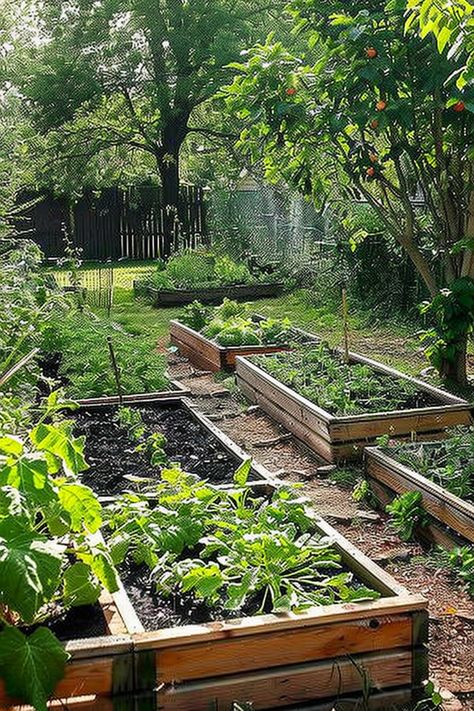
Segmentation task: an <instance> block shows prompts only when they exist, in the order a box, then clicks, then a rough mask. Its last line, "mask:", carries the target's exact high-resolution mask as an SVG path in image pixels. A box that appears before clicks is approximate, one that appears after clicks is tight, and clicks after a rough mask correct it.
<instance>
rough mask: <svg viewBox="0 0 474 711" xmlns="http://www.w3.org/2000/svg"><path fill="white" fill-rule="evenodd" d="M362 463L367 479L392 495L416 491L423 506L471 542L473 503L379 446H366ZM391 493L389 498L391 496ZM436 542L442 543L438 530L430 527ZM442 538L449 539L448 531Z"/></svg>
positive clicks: (447, 540) (473, 514) (473, 537)
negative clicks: (452, 492)
mask: <svg viewBox="0 0 474 711" xmlns="http://www.w3.org/2000/svg"><path fill="white" fill-rule="evenodd" d="M365 455H366V456H365V466H366V472H367V476H368V478H369V481H371V482H372V483H377V484H379V485H380V484H381V485H382V486H383V487H385V489H387V490H388V491H389V492H392V493H393V496H395V495H396V496H398V495H400V494H404V493H406V492H407V491H419V492H420V493H421V494H422V496H423V506H424V508H425V509H426V511H427V512H428V513H429V514H430V516H432V517H433V519H435V521H439V522H440V523H441V524H443V525H445V526H448V528H449V529H451V530H452V531H454V532H455V533H457V534H458V535H459V536H461V537H462V538H464V539H467V540H468V541H470V542H471V543H474V504H472V503H470V502H469V501H464V500H463V499H461V498H459V497H458V496H455V495H454V494H451V493H450V492H449V491H447V490H446V489H444V488H443V487H441V486H439V485H438V484H435V483H434V482H432V481H430V480H429V479H427V478H426V477H424V476H422V475H421V474H419V473H418V472H416V471H415V470H414V469H411V468H410V467H407V466H405V465H404V464H400V462H398V461H397V460H396V459H395V458H393V457H391V456H390V455H389V454H387V453H385V452H383V451H382V450H381V449H380V448H379V447H369V448H367V449H366V451H365ZM393 496H392V498H393ZM432 536H433V537H436V539H437V542H439V543H441V544H443V536H442V534H441V532H437V531H432ZM444 538H445V542H446V544H449V542H451V543H452V539H451V537H450V536H449V534H446V535H445V537H444Z"/></svg>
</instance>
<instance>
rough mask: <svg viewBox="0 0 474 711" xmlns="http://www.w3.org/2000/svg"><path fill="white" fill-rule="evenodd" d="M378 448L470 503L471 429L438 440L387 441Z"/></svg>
mask: <svg viewBox="0 0 474 711" xmlns="http://www.w3.org/2000/svg"><path fill="white" fill-rule="evenodd" d="M382 449H383V451H385V452H386V454H388V455H389V456H390V457H393V458H394V459H396V460H397V461H398V462H400V463H401V464H404V465H405V466H407V467H409V468H410V469H413V470H415V471H416V472H418V473H419V474H422V475H423V476H425V477H426V478H427V479H430V480H431V481H433V482H434V483H435V484H438V485H439V486H442V487H443V488H444V489H446V490H447V491H449V492H451V493H452V494H454V495H455V496H459V497H460V498H461V499H464V500H466V501H471V502H474V433H473V432H471V431H460V432H455V433H453V434H452V435H451V436H450V437H449V438H448V439H446V440H444V441H442V442H429V443H422V442H419V443H417V444H405V445H402V444H399V443H396V442H390V443H389V444H387V445H385V446H384V447H382Z"/></svg>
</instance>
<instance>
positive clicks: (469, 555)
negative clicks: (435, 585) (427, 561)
mask: <svg viewBox="0 0 474 711" xmlns="http://www.w3.org/2000/svg"><path fill="white" fill-rule="evenodd" d="M447 562H448V564H449V566H450V567H451V568H452V569H453V570H454V571H455V572H456V573H457V575H459V577H460V578H461V580H462V581H463V582H465V583H466V585H467V588H468V590H469V594H470V595H471V596H472V597H474V551H473V549H472V546H459V547H457V548H453V550H451V551H449V552H448V553H447Z"/></svg>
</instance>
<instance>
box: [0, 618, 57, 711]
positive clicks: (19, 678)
mask: <svg viewBox="0 0 474 711" xmlns="http://www.w3.org/2000/svg"><path fill="white" fill-rule="evenodd" d="M68 657H69V655H68V654H67V653H66V652H65V650H64V648H63V646H62V645H61V644H60V642H59V641H58V640H57V639H56V637H55V636H54V635H53V633H52V632H50V630H48V629H46V628H45V627H39V628H38V629H37V630H35V632H33V634H32V635H30V636H29V637H27V636H26V635H24V634H23V633H22V632H20V631H19V630H18V629H16V628H15V627H6V628H5V629H4V630H3V631H2V632H0V675H1V676H2V678H3V679H4V681H5V686H6V690H7V693H8V694H9V695H10V696H13V697H16V698H20V699H22V700H23V701H25V702H27V703H29V704H32V706H34V707H35V709H36V711H47V707H46V702H47V700H48V697H49V696H51V694H52V693H53V692H54V689H55V687H56V685H57V683H58V681H59V680H60V679H62V677H63V676H64V671H65V667H66V662H67V660H68Z"/></svg>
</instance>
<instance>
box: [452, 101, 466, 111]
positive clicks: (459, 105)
mask: <svg viewBox="0 0 474 711" xmlns="http://www.w3.org/2000/svg"><path fill="white" fill-rule="evenodd" d="M465 108H466V104H465V103H464V101H457V102H456V103H455V104H453V111H456V113H457V114H460V113H461V112H462V111H464V109H465Z"/></svg>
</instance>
